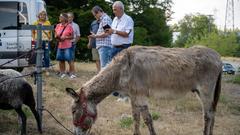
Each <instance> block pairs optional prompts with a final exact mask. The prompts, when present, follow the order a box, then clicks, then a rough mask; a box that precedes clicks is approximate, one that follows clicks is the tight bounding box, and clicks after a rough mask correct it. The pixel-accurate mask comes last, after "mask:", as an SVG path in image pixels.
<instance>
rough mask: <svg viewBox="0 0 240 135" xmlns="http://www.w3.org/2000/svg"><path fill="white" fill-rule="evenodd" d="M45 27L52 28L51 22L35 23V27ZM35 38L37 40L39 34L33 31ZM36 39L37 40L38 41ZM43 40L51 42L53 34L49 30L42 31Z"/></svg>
mask: <svg viewBox="0 0 240 135" xmlns="http://www.w3.org/2000/svg"><path fill="white" fill-rule="evenodd" d="M38 24H40V25H44V26H50V25H51V23H50V22H49V21H45V22H44V23H40V21H39V20H37V21H35V22H34V23H33V25H38ZM33 34H34V37H35V38H36V39H37V32H36V31H35V30H33ZM36 39H35V40H36ZM42 40H51V32H50V31H49V30H43V31H42Z"/></svg>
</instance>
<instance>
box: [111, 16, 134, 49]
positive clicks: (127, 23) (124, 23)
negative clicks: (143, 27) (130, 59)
mask: <svg viewBox="0 0 240 135" xmlns="http://www.w3.org/2000/svg"><path fill="white" fill-rule="evenodd" d="M111 27H112V29H114V30H117V31H124V32H127V33H129V36H128V37H122V36H120V35H118V34H112V35H111V43H112V45H113V46H114V45H122V44H131V43H133V35H134V29H133V28H134V22H133V20H132V18H131V17H130V16H128V15H126V14H125V13H124V14H123V15H122V17H121V18H117V17H115V18H114V19H113V23H112V26H111Z"/></svg>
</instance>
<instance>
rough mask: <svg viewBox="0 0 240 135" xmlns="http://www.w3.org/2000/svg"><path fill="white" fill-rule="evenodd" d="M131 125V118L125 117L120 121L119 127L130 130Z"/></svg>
mask: <svg viewBox="0 0 240 135" xmlns="http://www.w3.org/2000/svg"><path fill="white" fill-rule="evenodd" d="M132 124H133V119H132V117H125V118H122V119H121V120H120V126H121V127H122V128H130V126H131V125H132Z"/></svg>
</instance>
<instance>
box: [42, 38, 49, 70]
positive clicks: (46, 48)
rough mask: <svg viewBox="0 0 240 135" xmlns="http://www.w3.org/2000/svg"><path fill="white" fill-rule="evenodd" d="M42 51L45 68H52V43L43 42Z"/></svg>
mask: <svg viewBox="0 0 240 135" xmlns="http://www.w3.org/2000/svg"><path fill="white" fill-rule="evenodd" d="M42 49H43V52H44V53H43V67H46V68H49V66H50V54H49V53H50V51H49V50H50V42H49V41H42Z"/></svg>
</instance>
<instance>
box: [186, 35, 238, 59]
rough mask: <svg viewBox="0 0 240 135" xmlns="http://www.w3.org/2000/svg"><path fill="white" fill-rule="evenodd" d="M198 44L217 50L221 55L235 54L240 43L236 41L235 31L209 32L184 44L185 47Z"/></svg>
mask: <svg viewBox="0 0 240 135" xmlns="http://www.w3.org/2000/svg"><path fill="white" fill-rule="evenodd" d="M195 44H198V45H199V44H200V45H204V46H207V47H209V48H212V49H214V50H216V51H217V52H219V53H220V54H221V55H222V56H237V54H238V53H239V52H238V49H239V46H240V44H239V43H237V35H236V33H235V32H231V33H228V34H224V33H223V32H219V33H210V34H208V35H207V36H204V37H202V38H201V39H199V40H194V41H193V42H191V43H188V44H186V47H190V46H193V45H195Z"/></svg>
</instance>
